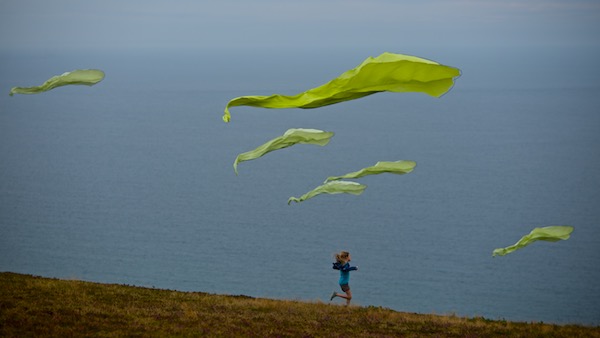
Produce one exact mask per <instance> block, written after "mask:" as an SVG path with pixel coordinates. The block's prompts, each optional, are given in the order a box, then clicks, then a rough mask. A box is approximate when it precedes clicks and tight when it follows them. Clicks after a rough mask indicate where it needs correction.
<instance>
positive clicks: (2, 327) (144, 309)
mask: <svg viewBox="0 0 600 338" xmlns="http://www.w3.org/2000/svg"><path fill="white" fill-rule="evenodd" d="M0 290H1V291H0V336H2V337H23V336H54V337H65V336H90V335H92V336H109V337H110V336H132V337H135V336H140V337H142V336H143V337H148V336H151V337H165V336H227V337H231V336H239V337H398V336H401V337H428V336H435V337H600V327H585V326H578V325H552V324H543V323H517V322H507V321H492V320H487V319H484V318H461V317H457V316H439V315H420V314H411V313H402V312H397V311H393V310H390V309H385V308H380V307H359V306H350V307H344V306H340V305H330V304H324V303H321V302H299V301H285V300H271V299H260V298H251V297H246V296H223V295H213V294H206V293H200V292H177V291H170V290H158V289H149V288H141V287H132V286H125V285H114V284H97V283H90V282H82V281H64V280H56V279H47V278H40V277H32V276H26V275H19V274H14V273H0Z"/></svg>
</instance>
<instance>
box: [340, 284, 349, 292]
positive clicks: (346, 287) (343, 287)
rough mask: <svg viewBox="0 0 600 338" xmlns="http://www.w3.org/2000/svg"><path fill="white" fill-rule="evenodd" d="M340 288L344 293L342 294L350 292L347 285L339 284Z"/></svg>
mask: <svg viewBox="0 0 600 338" xmlns="http://www.w3.org/2000/svg"><path fill="white" fill-rule="evenodd" d="M340 287H341V288H342V291H344V292H348V290H350V285H348V284H340Z"/></svg>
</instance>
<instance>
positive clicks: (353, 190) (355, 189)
mask: <svg viewBox="0 0 600 338" xmlns="http://www.w3.org/2000/svg"><path fill="white" fill-rule="evenodd" d="M366 188H367V186H366V185H364V184H360V183H356V182H349V181H331V182H328V183H325V184H323V185H320V186H318V187H316V188H314V189H313V190H311V191H309V192H307V193H306V194H304V195H302V196H301V197H300V198H296V197H290V198H289V199H288V205H289V204H290V203H292V201H294V202H296V203H299V202H302V201H305V200H307V199H309V198H313V197H315V196H317V195H321V194H352V195H360V194H362V193H363V191H364V190H365V189H366Z"/></svg>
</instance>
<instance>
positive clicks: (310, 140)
mask: <svg viewBox="0 0 600 338" xmlns="http://www.w3.org/2000/svg"><path fill="white" fill-rule="evenodd" d="M333 135H334V133H333V132H329V131H322V130H318V129H302V128H292V129H288V130H287V131H286V132H285V133H284V134H283V135H282V136H279V137H276V138H274V139H272V140H271V141H269V142H267V143H265V144H263V145H261V146H260V147H258V148H256V149H254V150H251V151H248V152H245V153H242V154H239V155H238V156H237V157H236V158H235V162H233V170H234V171H235V174H236V175H237V173H238V171H237V165H238V163H240V162H244V161H249V160H254V159H257V158H259V157H261V156H263V155H265V154H267V153H270V152H272V151H273V150H278V149H283V148H287V147H291V146H293V145H294V144H297V143H302V144H314V145H319V146H324V145H326V144H327V143H329V141H330V139H331V138H332V137H333Z"/></svg>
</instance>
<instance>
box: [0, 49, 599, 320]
mask: <svg viewBox="0 0 600 338" xmlns="http://www.w3.org/2000/svg"><path fill="white" fill-rule="evenodd" d="M93 60H94V61H96V63H92V64H91V65H90V63H91V62H88V63H85V64H84V62H82V63H81V64H77V62H75V61H74V60H73V59H68V58H63V57H60V56H56V55H55V56H44V57H41V58H40V57H33V56H32V57H30V58H27V57H25V58H23V57H20V58H16V57H14V56H3V61H4V62H3V66H2V68H0V75H2V79H1V80H0V86H1V87H0V90H1V91H3V92H5V93H8V91H9V89H10V87H11V86H13V85H31V84H38V83H41V82H43V81H44V80H45V79H47V78H48V77H50V76H52V75H55V74H59V73H61V72H63V71H67V70H72V69H75V68H88V67H97V68H101V69H103V70H105V72H106V74H107V76H106V79H105V80H104V81H103V82H101V83H99V84H97V85H96V86H94V87H84V86H81V87H68V88H67V87H63V88H58V89H55V90H53V91H51V92H47V93H44V94H39V95H28V96H26V95H21V96H18V95H17V96H14V97H8V95H2V96H0V159H1V162H0V271H11V272H18V273H27V274H34V275H41V276H46V277H57V278H67V279H81V280H88V281H94V282H102V283H120V284H132V285H139V286H146V287H156V288H167V289H176V290H182V291H202V292H210V293H219V294H244V295H248V296H253V297H268V298H275V299H297V300H306V301H323V302H328V297H329V295H330V294H331V292H332V291H333V290H337V289H338V286H337V279H338V272H337V271H335V270H332V269H331V262H332V261H333V258H332V255H333V254H334V253H335V252H336V251H339V250H348V251H350V252H351V253H352V257H353V264H354V265H358V266H359V271H356V272H352V274H351V281H350V284H351V287H352V290H353V295H354V300H353V302H354V303H355V304H358V305H363V306H369V305H372V306H382V307H388V308H392V309H395V310H399V311H407V312H417V313H437V314H449V313H454V314H457V315H460V316H484V317H486V318H491V319H502V318H503V319H507V320H518V321H544V322H553V323H582V324H591V325H600V306H599V305H598V304H600V283H598V280H600V269H598V267H599V266H600V249H599V248H600V224H599V221H600V208H599V204H598V201H600V175H598V168H599V167H600V116H599V112H600V97H599V96H598V95H597V92H598V89H599V88H598V87H597V86H595V85H593V83H592V84H590V83H584V84H578V83H577V82H576V81H572V82H567V83H562V84H559V85H557V84H550V83H549V82H547V81H545V80H544V79H542V80H538V81H534V80H532V81H531V82H522V83H520V84H519V85H512V86H508V85H504V84H503V83H500V84H499V83H498V82H496V83H494V84H493V85H491V84H490V85H486V82H485V81H484V78H483V77H477V76H474V75H473V73H474V72H475V71H476V70H479V69H480V68H478V66H477V65H473V67H471V68H470V67H469V64H466V65H464V67H461V69H463V76H462V77H461V78H460V79H458V80H457V84H456V86H455V88H453V90H452V91H451V92H449V93H448V94H447V95H445V96H443V97H442V98H439V99H435V98H431V97H428V96H425V95H422V94H390V93H381V94H376V95H372V96H369V97H366V98H363V99H360V100H356V101H351V102H346V103H341V104H337V105H333V106H328V107H324V108H320V109H312V110H300V109H287V110H265V109H257V108H248V107H235V108H232V110H231V112H232V121H231V123H229V124H226V123H224V122H222V120H221V115H222V111H223V108H224V106H225V104H226V103H227V101H228V100H229V99H231V98H233V97H236V96H240V95H253V94H271V93H275V92H284V93H287V94H293V93H295V92H297V91H300V90H304V89H306V88H308V87H309V86H312V85H318V84H321V83H322V82H325V81H326V80H328V79H329V78H331V77H332V76H335V75H337V74H339V73H341V72H342V71H344V70H346V69H348V68H350V67H352V66H354V63H356V64H358V61H360V60H362V58H359V59H357V60H358V61H357V62H354V63H352V62H349V63H348V64H343V65H338V66H337V68H336V67H329V66H330V64H326V65H320V66H319V65H315V66H314V67H312V68H311V67H310V66H311V65H304V66H301V67H299V69H295V70H287V71H288V72H289V73H285V71H286V69H284V68H283V67H281V68H277V67H280V66H281V64H277V63H276V64H274V65H272V66H273V68H274V70H273V69H272V72H270V73H267V74H263V76H258V75H259V74H260V72H259V71H258V70H256V69H254V68H252V69H246V70H244V69H243V67H241V66H240V63H242V62H243V61H239V62H238V63H230V64H227V63H215V65H213V66H205V67H204V68H202V67H200V70H193V69H194V68H193V67H192V66H193V65H194V62H195V59H194V58H190V59H181V60H177V62H167V61H168V58H160V57H154V58H151V59H144V58H140V59H135V58H132V57H129V58H124V59H123V60H122V62H120V59H119V58H115V57H112V58H110V62H108V61H107V62H106V63H103V62H102V60H104V59H102V58H100V57H97V58H96V59H93ZM87 61H89V60H87ZM440 61H441V60H440ZM266 64H268V62H266V61H265V62H264V63H262V64H259V66H265V65H266ZM96 65H97V66H96ZM157 65H159V66H160V67H158V66H157ZM259 66H257V67H259ZM303 67H304V68H303ZM156 68H159V69H160V71H157V72H154V71H152V72H149V71H148V70H150V69H156ZM228 69H231V70H232V71H231V72H228V71H227V70H228ZM277 69H281V71H277ZM308 69H311V71H310V72H309V71H307V70H308ZM233 70H235V71H233ZM294 76H297V77H298V79H299V80H298V83H294V82H293V81H290V80H289V79H290V78H294ZM499 76H501V74H499ZM522 76H523V78H526V76H525V75H522ZM255 77H256V78H257V80H256V81H255V82H253V81H252V79H253V78H255ZM505 83H508V81H506V82H505ZM280 88H282V89H281V90H279V89H280ZM289 128H317V129H323V130H328V131H333V132H335V136H334V138H333V139H332V141H331V142H330V144H329V145H327V146H325V147H318V146H310V145H297V146H294V147H292V148H288V149H283V150H280V151H277V152H273V153H270V154H268V155H266V156H264V157H263V158H260V159H258V160H254V161H249V162H244V163H242V164H240V165H239V176H236V175H235V174H234V172H233V167H232V164H233V160H234V159H235V157H236V155H237V154H239V153H242V152H245V151H248V150H250V149H253V148H255V147H256V146H258V145H260V144H262V143H264V142H266V141H267V140H270V139H271V138H273V137H276V136H279V135H281V134H283V132H285V131H286V130H287V129H289ZM401 159H404V160H414V161H416V162H417V168H416V169H415V170H414V171H413V172H412V173H410V174H407V175H389V174H388V175H378V176H371V177H365V178H362V179H360V182H361V183H364V184H366V185H367V186H368V188H367V189H366V191H365V192H364V193H363V194H362V195H361V196H350V195H330V196H326V195H321V196H318V197H315V198H314V199H312V200H309V201H306V202H304V203H299V204H292V205H287V199H288V198H289V197H290V196H300V195H302V194H304V193H305V192H307V191H309V190H311V189H312V188H314V187H316V186H317V185H319V184H321V183H322V182H323V180H324V179H325V178H326V177H328V176H331V175H339V174H344V173H346V172H350V171H355V170H358V169H360V168H363V167H366V166H370V165H373V164H375V162H377V161H394V160H401ZM563 224H568V225H572V226H574V227H575V230H574V232H573V234H572V236H571V238H570V239H569V240H567V241H560V242H556V243H548V242H536V243H534V244H532V245H530V246H529V247H527V248H524V249H522V250H519V251H516V252H514V253H512V254H510V255H507V256H504V257H495V258H492V256H491V253H492V250H493V249H495V248H498V247H504V246H508V245H511V244H513V243H515V242H516V241H517V240H518V239H519V238H520V237H521V236H523V235H525V234H527V233H529V231H531V229H533V228H534V227H538V226H548V225H563Z"/></svg>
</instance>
